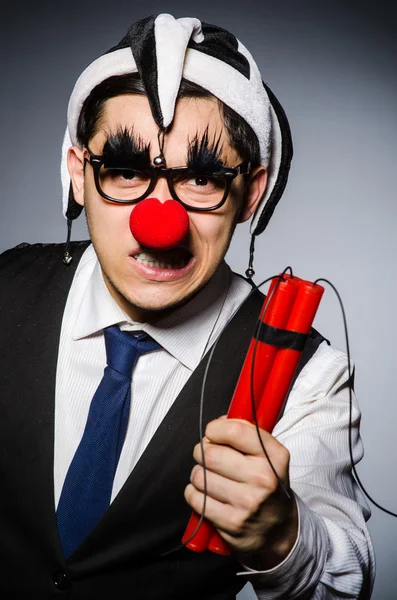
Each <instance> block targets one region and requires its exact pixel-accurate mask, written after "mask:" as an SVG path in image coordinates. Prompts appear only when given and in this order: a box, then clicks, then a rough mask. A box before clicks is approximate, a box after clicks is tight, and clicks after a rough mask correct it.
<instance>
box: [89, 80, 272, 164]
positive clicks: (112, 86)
mask: <svg viewBox="0 0 397 600" xmlns="http://www.w3.org/2000/svg"><path fill="white" fill-rule="evenodd" d="M122 94H138V95H145V96H146V92H145V88H144V86H143V83H142V80H141V78H140V76H139V74H138V73H130V74H127V75H114V76H113V77H109V78H108V79H105V80H104V81H102V82H101V83H100V84H98V85H97V86H96V87H94V89H93V90H92V91H91V93H90V94H89V96H88V97H87V98H86V99H85V101H84V104H83V107H82V109H81V112H80V116H79V119H78V122H77V140H78V142H79V143H80V144H81V145H83V146H86V145H87V144H88V142H89V140H90V139H91V137H92V136H93V135H95V133H96V131H97V128H98V124H99V123H100V119H101V117H102V115H103V111H104V106H105V101H106V100H109V99H110V98H114V97H115V96H120V95H122ZM213 97H214V96H213V95H212V94H211V93H210V92H208V91H207V90H205V89H204V88H202V87H201V86H199V85H197V84H195V83H192V82H191V81H188V80H186V79H182V81H181V85H180V88H179V92H178V98H213ZM218 102H219V105H220V107H221V112H222V116H223V122H224V124H225V127H226V130H227V132H228V136H229V140H230V143H231V145H232V146H233V147H234V149H235V150H236V151H237V152H238V153H239V155H240V156H241V158H242V159H243V160H244V161H250V162H251V164H252V166H253V167H255V166H257V165H259V164H260V149H259V142H258V138H257V137H256V135H255V133H254V131H253V129H252V128H251V127H250V126H249V125H248V123H247V122H246V121H245V120H244V119H243V118H242V117H240V116H239V115H238V114H237V113H236V112H235V111H234V110H232V109H231V108H230V107H229V106H226V104H224V103H223V102H221V101H220V100H218Z"/></svg>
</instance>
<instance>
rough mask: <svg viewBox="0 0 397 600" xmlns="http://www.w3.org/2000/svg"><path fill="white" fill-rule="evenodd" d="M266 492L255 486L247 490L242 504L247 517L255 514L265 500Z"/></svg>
mask: <svg viewBox="0 0 397 600" xmlns="http://www.w3.org/2000/svg"><path fill="white" fill-rule="evenodd" d="M264 499H265V497H264V494H263V493H262V492H261V491H260V490H258V489H255V488H250V489H249V490H247V491H246V492H245V493H244V494H243V497H242V506H243V507H244V510H245V519H247V518H249V517H251V516H252V515H255V514H256V513H257V512H258V511H259V510H260V508H261V506H262V504H263V502H264Z"/></svg>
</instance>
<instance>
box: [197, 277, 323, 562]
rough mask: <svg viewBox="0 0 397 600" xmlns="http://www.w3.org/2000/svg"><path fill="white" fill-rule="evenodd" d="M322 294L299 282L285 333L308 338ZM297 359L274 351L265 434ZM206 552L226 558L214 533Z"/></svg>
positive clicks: (262, 421) (263, 412)
mask: <svg viewBox="0 0 397 600" xmlns="http://www.w3.org/2000/svg"><path fill="white" fill-rule="evenodd" d="M323 293H324V288H323V287H322V286H321V285H314V284H313V283H310V282H307V281H302V280H301V281H300V282H299V288H298V293H297V295H296V299H295V302H294V305H293V307H292V310H291V314H290V316H289V319H288V322H287V324H286V329H287V330H289V331H295V332H298V333H302V334H308V333H309V331H310V328H311V326H312V323H313V320H314V317H315V315H316V312H317V309H318V306H319V303H320V300H321V298H322V295H323ZM301 355H302V350H294V349H290V348H279V349H278V351H277V354H276V357H275V359H274V361H273V365H272V369H271V372H270V374H269V377H268V378H267V382H266V385H265V388H264V391H263V394H262V397H261V399H260V402H259V407H258V410H257V414H256V417H257V423H258V426H259V427H260V428H261V429H264V430H266V431H268V432H269V433H271V432H272V431H273V428H274V427H275V425H276V423H277V421H278V418H279V414H280V412H281V409H282V408H283V406H284V403H285V400H286V397H287V394H288V392H289V388H290V386H291V382H292V378H293V376H294V373H295V370H296V367H297V365H298V362H299V359H300V357H301ZM208 549H209V550H211V551H212V552H215V553H217V554H222V555H228V554H230V548H229V546H228V544H227V543H226V542H225V541H224V539H223V538H222V537H221V536H220V535H219V534H218V532H216V531H215V532H214V534H213V536H212V537H211V540H210V542H209V544H208Z"/></svg>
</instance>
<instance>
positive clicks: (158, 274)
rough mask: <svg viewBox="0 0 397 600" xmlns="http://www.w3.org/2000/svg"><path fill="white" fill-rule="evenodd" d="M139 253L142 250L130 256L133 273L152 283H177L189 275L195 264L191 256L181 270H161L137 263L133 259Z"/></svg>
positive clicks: (193, 257)
mask: <svg viewBox="0 0 397 600" xmlns="http://www.w3.org/2000/svg"><path fill="white" fill-rule="evenodd" d="M141 252H142V250H136V251H135V252H133V253H132V254H130V259H131V263H132V267H133V269H134V270H135V271H137V272H138V273H140V274H141V275H143V277H145V279H150V280H152V281H177V280H178V279H182V278H183V277H185V276H186V275H187V274H188V273H190V271H191V270H192V269H193V268H194V265H195V264H196V262H197V259H196V257H195V256H191V258H190V259H189V262H188V263H187V265H186V266H185V267H183V268H182V269H162V268H161V267H153V266H148V265H144V264H142V263H139V262H138V261H137V260H136V259H135V256H136V255H138V254H140V253H141Z"/></svg>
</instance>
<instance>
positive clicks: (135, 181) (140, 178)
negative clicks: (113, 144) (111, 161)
mask: <svg viewBox="0 0 397 600" xmlns="http://www.w3.org/2000/svg"><path fill="white" fill-rule="evenodd" d="M103 177H104V178H105V179H108V180H110V181H112V182H113V184H115V185H119V186H123V187H135V186H140V185H142V184H145V183H146V182H147V181H148V179H150V175H149V174H148V173H145V172H144V171H137V170H136V169H129V168H125V167H120V168H117V167H108V168H105V169H104V173H103Z"/></svg>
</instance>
